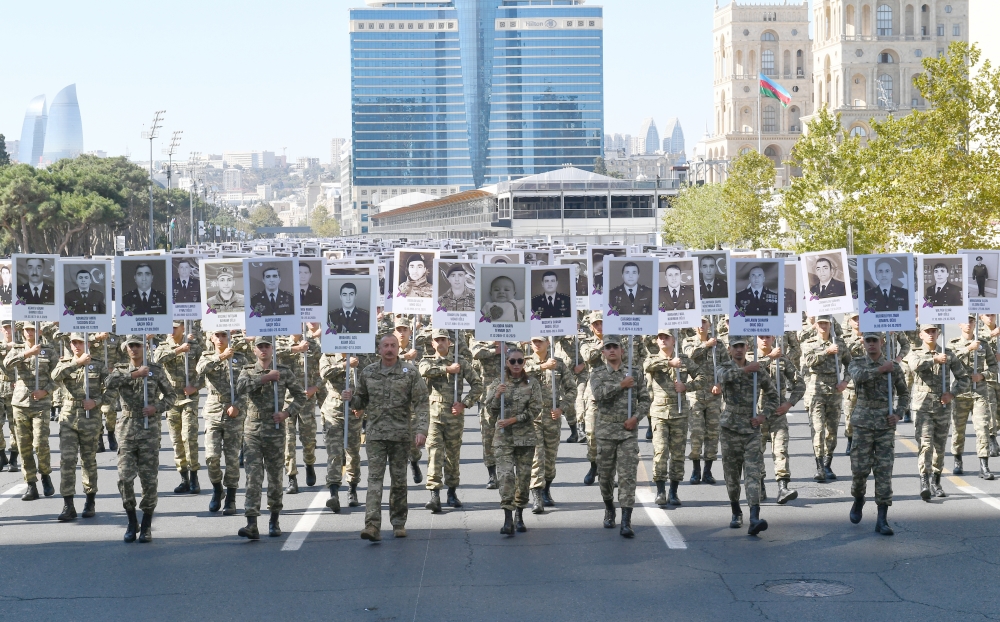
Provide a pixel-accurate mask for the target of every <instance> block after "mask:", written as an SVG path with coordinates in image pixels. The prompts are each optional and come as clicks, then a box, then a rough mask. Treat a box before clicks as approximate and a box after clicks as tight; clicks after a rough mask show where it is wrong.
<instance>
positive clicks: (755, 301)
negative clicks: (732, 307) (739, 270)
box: [736, 266, 778, 317]
mask: <svg viewBox="0 0 1000 622" xmlns="http://www.w3.org/2000/svg"><path fill="white" fill-rule="evenodd" d="M736 308H737V309H740V310H742V312H743V313H744V315H746V316H747V317H751V316H762V315H778V293H777V292H772V291H771V290H769V289H768V288H766V287H764V269H763V268H761V267H760V266H757V267H755V268H753V269H752V270H750V286H749V287H747V288H746V289H744V290H742V291H739V292H736Z"/></svg>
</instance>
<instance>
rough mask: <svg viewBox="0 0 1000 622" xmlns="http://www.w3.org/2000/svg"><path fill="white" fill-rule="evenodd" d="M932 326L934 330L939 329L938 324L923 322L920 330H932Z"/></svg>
mask: <svg viewBox="0 0 1000 622" xmlns="http://www.w3.org/2000/svg"><path fill="white" fill-rule="evenodd" d="M932 328H933V329H934V330H938V325H937V324H921V325H920V330H922V331H924V330H930V329H932Z"/></svg>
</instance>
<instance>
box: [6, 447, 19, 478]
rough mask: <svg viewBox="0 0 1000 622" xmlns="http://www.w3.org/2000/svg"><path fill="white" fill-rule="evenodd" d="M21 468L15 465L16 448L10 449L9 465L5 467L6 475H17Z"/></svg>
mask: <svg viewBox="0 0 1000 622" xmlns="http://www.w3.org/2000/svg"><path fill="white" fill-rule="evenodd" d="M20 470H21V467H20V466H19V465H18V464H17V447H11V448H10V464H8V465H7V472H8V473H17V472H18V471H20Z"/></svg>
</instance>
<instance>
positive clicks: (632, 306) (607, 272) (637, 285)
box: [601, 255, 660, 335]
mask: <svg viewBox="0 0 1000 622" xmlns="http://www.w3.org/2000/svg"><path fill="white" fill-rule="evenodd" d="M658 267H659V260H658V259H656V258H654V257H613V256H611V255H605V256H604V277H605V279H606V280H605V288H604V304H603V305H602V307H601V308H602V309H603V310H604V333H605V334H607V335H654V334H656V332H657V323H658V322H659V319H660V318H659V315H660V314H659V311H658V310H657V309H658V305H659V296H658V294H659V291H658V287H656V285H657V284H658V283H657V280H656V275H657V271H658V270H657V269H658Z"/></svg>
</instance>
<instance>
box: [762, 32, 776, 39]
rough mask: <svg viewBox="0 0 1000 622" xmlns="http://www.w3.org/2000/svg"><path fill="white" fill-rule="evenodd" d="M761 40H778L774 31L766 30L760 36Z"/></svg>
mask: <svg viewBox="0 0 1000 622" xmlns="http://www.w3.org/2000/svg"><path fill="white" fill-rule="evenodd" d="M760 40H761V41H777V39H776V38H775V36H774V33H773V32H770V31H769V32H765V33H764V34H762V35H761V36H760Z"/></svg>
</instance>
